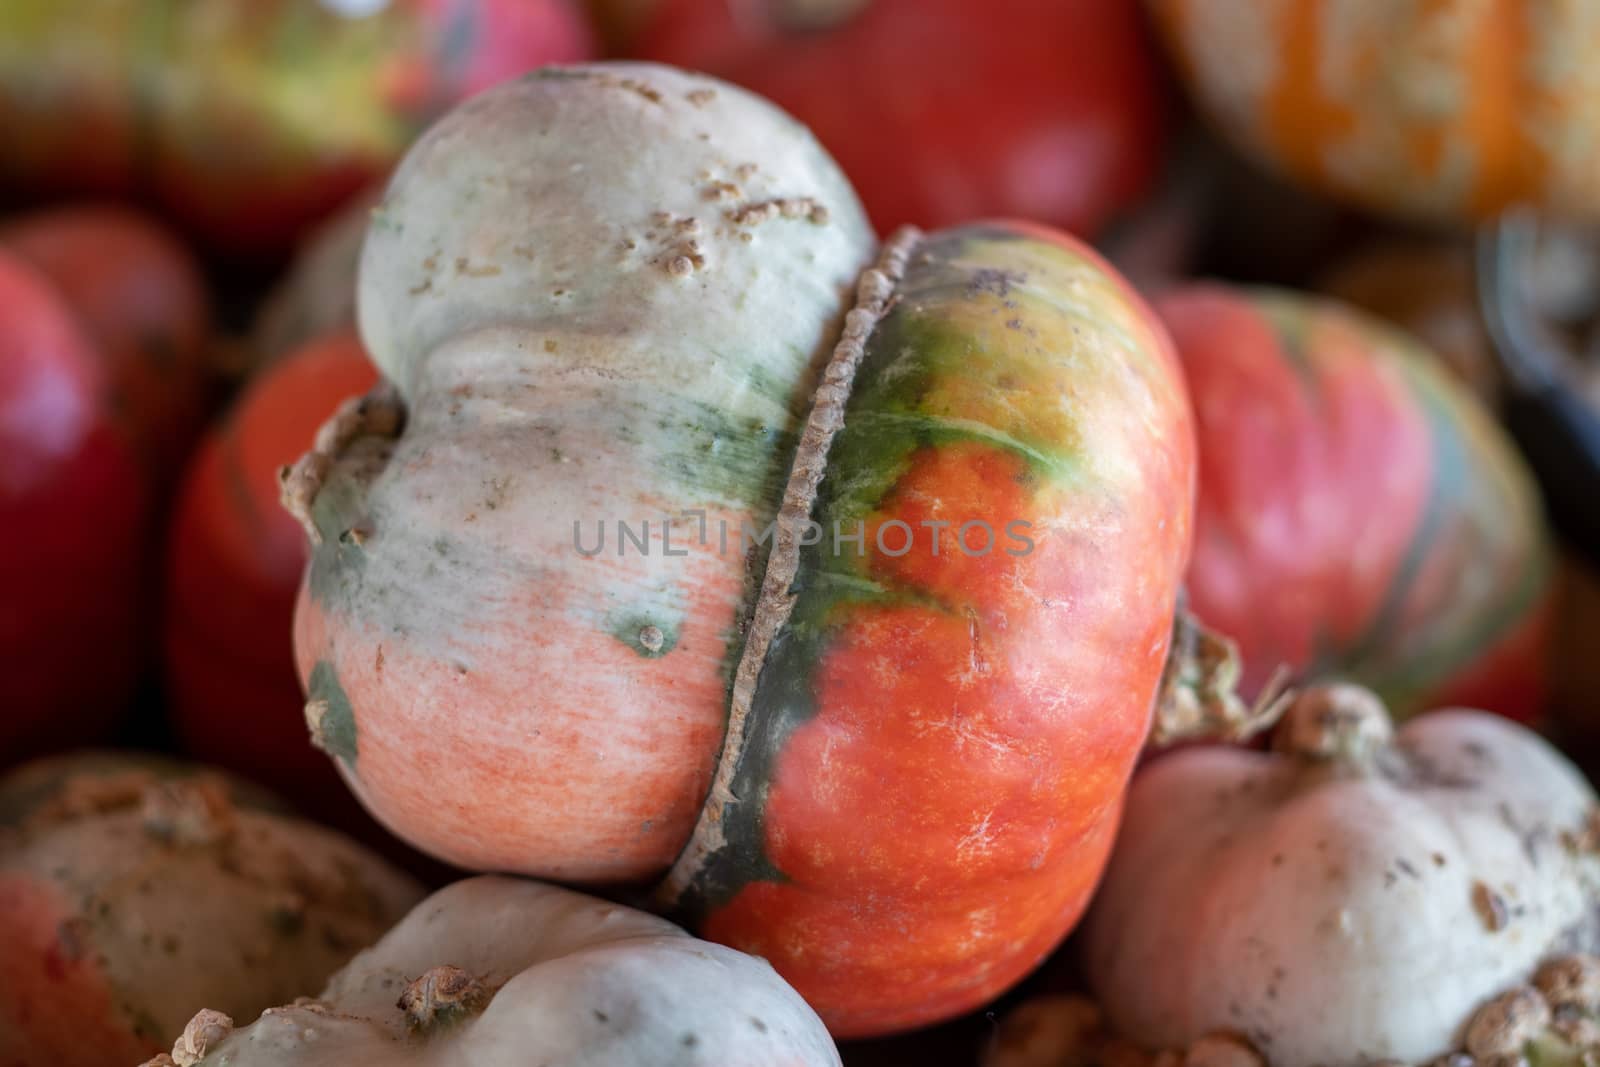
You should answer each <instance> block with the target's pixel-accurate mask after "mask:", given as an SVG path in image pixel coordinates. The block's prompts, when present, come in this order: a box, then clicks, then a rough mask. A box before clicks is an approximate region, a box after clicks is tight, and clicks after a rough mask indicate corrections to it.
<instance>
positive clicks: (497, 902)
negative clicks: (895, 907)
mask: <svg viewBox="0 0 1600 1067" xmlns="http://www.w3.org/2000/svg"><path fill="white" fill-rule="evenodd" d="M838 1063H839V1057H838V1053H837V1051H836V1050H835V1049H834V1046H833V1043H832V1041H831V1040H830V1039H829V1037H828V1034H827V1031H826V1030H825V1029H824V1028H823V1025H822V1022H821V1020H820V1019H818V1018H817V1016H816V1014H815V1013H814V1012H813V1011H812V1010H811V1009H810V1008H809V1007H807V1006H806V1004H805V1002H804V1001H803V1000H801V999H800V997H799V995H798V994H797V993H795V992H794V990H792V989H790V988H789V986H787V985H786V984H785V983H784V982H783V980H782V979H781V978H779V977H778V975H777V974H776V972H774V971H773V970H772V968H771V967H770V966H768V965H767V963H766V962H764V961H762V960H759V959H756V958H755V957H753V956H746V955H744V954H742V953H739V952H735V951H733V950H732V949H728V948H723V947H722V946H720V945H713V944H710V943H708V942H705V941H699V940H696V939H695V938H692V937H690V936H689V935H688V934H686V933H684V932H683V931H682V930H680V929H679V928H678V927H676V926H673V925H672V924H671V923H669V922H667V921H666V920H664V919H659V918H656V917H654V916H652V915H647V914H645V913H643V912H639V911H634V910H633V909H631V908H625V907H622V906H620V905H616V904H610V903H607V902H605V901H602V900H597V899H595V898H593V897H587V896H583V895H581V894H578V893H573V892H570V891H568V890H565V889H558V888H555V887H553V886H548V885H544V884H541V883H538V882H531V881H522V880H518V879H512V878H505V877H498V876H487V877H480V878H473V879H469V880H467V881H463V882H458V883H456V884H455V885H452V886H449V887H447V888H445V889H442V890H440V891H439V892H438V893H435V894H434V895H433V896H432V897H429V898H428V899H427V900H425V901H424V902H423V903H422V904H420V905H418V907H417V908H416V910H414V911H413V912H412V913H411V914H410V915H409V916H407V917H406V919H405V920H404V921H402V922H401V923H400V924H399V925H398V926H397V927H395V928H394V930H392V931H391V932H390V933H389V935H388V936H387V937H385V938H384V939H383V940H382V941H380V942H379V943H378V944H377V945H375V946H373V947H372V948H371V949H369V950H368V951H366V952H363V953H362V954H361V955H359V956H357V957H356V958H355V959H354V960H352V961H351V962H350V965H349V966H347V967H346V968H345V969H344V970H342V971H340V972H339V973H338V974H336V975H334V977H333V978H332V980H331V981H330V982H329V984H328V987H327V989H326V990H325V991H324V992H323V993H322V995H321V996H320V997H319V998H317V999H316V1000H304V999H302V1000H300V1001H297V1002H296V1003H294V1004H293V1005H290V1006H287V1007H282V1008H273V1009H271V1010H269V1011H267V1012H266V1013H264V1014H263V1015H262V1016H261V1018H260V1019H258V1020H257V1021H256V1022H255V1023H254V1024H253V1025H250V1026H246V1027H243V1028H242V1029H238V1030H235V1029H234V1028H233V1025H232V1020H230V1019H228V1018H226V1017H225V1016H223V1015H222V1014H220V1013H218V1012H214V1011H207V1012H202V1013H200V1014H199V1015H197V1016H196V1017H195V1018H194V1019H193V1020H192V1021H191V1023H190V1025H189V1027H188V1028H187V1029H186V1030H185V1032H184V1034H183V1036H182V1037H180V1038H179V1040H178V1042H177V1045H176V1047H175V1048H174V1049H173V1053H172V1055H171V1056H162V1057H158V1058H157V1059H156V1060H155V1061H152V1064H158V1065H170V1064H178V1065H180V1067H192V1065H194V1064H204V1065H205V1067H221V1065H224V1064H226V1065H227V1067H360V1065H362V1064H384V1065H386V1067H444V1065H447V1064H449V1065H455V1064H474V1065H483V1067H493V1065H495V1064H518V1065H521V1064H541V1065H548V1067H657V1065H665V1064H673V1065H678V1067H830V1065H832V1067H836V1065H837V1064H838Z"/></svg>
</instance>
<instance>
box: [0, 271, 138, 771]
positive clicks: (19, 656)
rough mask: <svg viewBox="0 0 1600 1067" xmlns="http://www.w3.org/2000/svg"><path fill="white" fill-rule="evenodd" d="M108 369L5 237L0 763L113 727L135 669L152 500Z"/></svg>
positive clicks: (0, 284) (1, 279) (0, 385)
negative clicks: (117, 411) (8, 249)
mask: <svg viewBox="0 0 1600 1067" xmlns="http://www.w3.org/2000/svg"><path fill="white" fill-rule="evenodd" d="M114 395H115V394H114V382H113V381H112V374H111V368H110V367H109V366H108V365H107V363H106V361H105V360H104V359H102V358H101V357H100V355H99V353H97V352H96V350H95V348H94V346H93V345H92V343H91V342H90V340H89V338H88V336H87V335H86V334H85V332H84V331H83V330H82V329H81V328H80V326H79V325H78V323H77V322H76V321H75V320H74V318H73V317H72V315H71V313H70V312H69V310H68V309H67V308H66V306H65V305H64V304H63V302H62V301H61V299H60V297H59V295H58V294H57V293H56V291H55V290H54V289H52V288H51V286H50V285H49V283H48V282H47V281H46V280H45V279H44V278H43V277H41V276H40V275H39V274H37V273H36V272H34V271H33V270H32V269H31V268H29V267H27V266H26V265H24V264H23V263H22V262H21V261H19V260H18V259H16V258H15V257H13V256H11V255H9V254H6V253H5V252H4V251H3V250H0V529H3V530H4V531H5V551H4V552H3V553H0V707H3V708H4V709H5V712H4V714H0V762H8V761H10V760H13V759H16V758H17V757H19V756H20V755H22V754H24V753H28V752H33V751H37V750H41V749H43V748H46V747H49V746H50V745H52V744H56V743H61V742H64V741H67V740H77V741H82V740H83V738H84V737H86V736H90V735H93V734H94V733H96V732H98V731H99V730H101V729H103V728H104V727H105V726H106V725H107V724H108V722H109V721H110V719H111V718H112V717H113V716H114V715H115V713H116V712H117V711H118V710H119V709H120V708H121V706H122V704H123V702H124V701H125V700H126V698H127V697H128V695H129V692H130V691H131V689H132V687H133V683H134V680H135V677H136V675H137V672H138V666H139V662H138V648H137V642H135V641H134V640H133V639H132V635H133V634H135V633H137V632H138V627H139V619H140V615H141V610H142V608H143V605H141V602H140V598H139V591H140V586H141V576H140V575H141V564H142V562H143V560H144V553H145V549H146V547H147V545H146V534H147V530H148V528H149V519H150V514H151V509H152V504H151V499H150V493H149V489H148V486H147V483H146V481H145V479H144V477H143V474H142V472H141V470H140V467H139V464H138V459H137V455H136V450H135V445H134V442H133V440H131V439H130V436H129V435H128V434H127V433H126V432H125V431H124V429H123V427H122V426H120V425H119V424H117V423H116V422H115V421H114V420H113V414H112V413H113V410H114V407H113V403H114Z"/></svg>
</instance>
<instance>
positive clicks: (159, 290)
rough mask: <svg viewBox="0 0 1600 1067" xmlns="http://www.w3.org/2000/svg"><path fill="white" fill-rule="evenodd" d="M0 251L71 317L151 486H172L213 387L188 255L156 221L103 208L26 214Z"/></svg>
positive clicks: (199, 287)
mask: <svg viewBox="0 0 1600 1067" xmlns="http://www.w3.org/2000/svg"><path fill="white" fill-rule="evenodd" d="M0 246H4V247H6V248H8V249H10V251H11V252H12V253H14V254H15V255H17V256H19V257H20V258H22V259H24V260H27V261H28V262H29V263H30V264H32V265H33V266H34V267H35V268H36V269H37V270H38V271H39V272H40V273H41V274H43V275H44V276H45V277H47V278H48V279H49V280H50V281H51V283H53V284H54V285H55V287H56V289H57V290H58V291H59V292H60V294H61V297H62V299H63V300H65V301H66V304H67V306H68V307H69V308H70V309H71V310H72V312H73V313H74V314H75V315H76V316H77V317H78V321H79V323H80V325H81V326H82V327H83V329H84V332H85V333H86V334H87V336H88V338H89V340H90V341H91V342H92V343H93V344H94V347H95V350H96V351H97V352H98V354H99V356H100V358H101V359H103V360H104V361H105V363H106V371H107V374H108V376H109V378H110V380H111V381H112V383H113V384H114V387H115V389H116V394H117V399H116V408H117V413H118V417H119V418H120V419H121V420H122V421H123V422H124V424H125V425H126V426H127V427H128V428H129V429H131V430H132V431H133V432H134V433H135V434H137V436H138V439H139V443H140V449H141V452H142V459H143V460H144V462H145V464H146V467H147V469H148V470H149V473H150V475H151V478H152V480H154V481H155V482H157V483H158V484H160V485H163V486H165V485H169V484H171V483H172V482H173V481H175V480H176V476H177V473H178V471H179V470H181V469H182V463H183V460H184V458H185V456H186V455H187V453H188V451H189V449H190V448H191V447H192V446H193V445H194V442H195V440H196V439H197V438H198V437H199V435H200V432H201V430H202V428H203V427H204V425H205V420H206V416H207V415H208V413H209V407H210V402H211V400H212V397H213V394H214V392H215V390H216V385H217V381H216V377H217V376H216V374H215V373H214V367H213V365H212V363H211V351H210V348H209V344H210V340H211V338H210V310H209V307H208V304H207V298H206V291H205V283H204V282H203V281H202V280H201V277H200V268H199V266H198V264H196V263H195V261H194V258H193V256H192V255H190V253H189V251H188V250H187V249H186V248H184V247H183V245H181V244H179V243H178V241H177V240H176V239H175V238H174V237H173V236H172V235H171V234H169V233H167V232H166V231H165V230H164V229H162V228H161V227H160V226H158V225H157V224H156V223H155V222H153V221H151V220H149V219H147V218H145V217H144V216H142V215H139V214H137V213H135V212H133V211H130V210H127V209H125V208H119V207H114V206H110V205H83V206H76V207H64V208H57V209H53V210H49V211H39V212H35V213H34V214H31V215H26V216H23V217H21V218H19V219H17V220H15V221H13V222H10V223H8V224H7V225H5V226H4V227H3V228H0Z"/></svg>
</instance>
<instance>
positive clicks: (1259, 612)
mask: <svg viewBox="0 0 1600 1067" xmlns="http://www.w3.org/2000/svg"><path fill="white" fill-rule="evenodd" d="M1157 310H1158V311H1159V312H1160V314H1161V316H1162V318H1163V319H1164V320H1165V321H1166V323H1167V326H1168V328H1169V329H1170V330H1171V331H1172V334H1173V337H1174V339H1175V340H1176V341H1177V344H1178V351H1179V353H1180V355H1181V357H1182V360H1183V364H1184V371H1185V374H1186V375H1187V377H1188V381H1189V389H1190V392H1191V394H1192V395H1193V398H1194V405H1195V413H1196V417H1197V419H1198V424H1199V433H1200V500H1199V511H1198V517H1197V520H1196V534H1195V551H1194V559H1193V562H1192V563H1191V565H1190V568H1189V574H1188V582H1187V586H1188V591H1189V595H1190V605H1191V607H1192V608H1193V610H1194V612H1195V613H1196V614H1197V615H1198V616H1199V617H1200V618H1201V619H1202V620H1203V621H1204V622H1206V623H1207V624H1208V625H1210V626H1212V627H1214V628H1216V629H1218V630H1221V631H1222V632H1224V633H1227V634H1229V635H1231V636H1232V637H1234V638H1235V639H1237V640H1238V642H1239V645H1240V649H1241V652H1242V654H1243V658H1244V662H1245V664H1246V674H1245V681H1246V685H1245V689H1246V691H1247V692H1249V691H1252V690H1258V689H1259V688H1260V686H1261V685H1262V684H1263V683H1264V682H1265V681H1266V680H1267V678H1268V676H1269V675H1270V674H1271V673H1272V672H1273V671H1274V670H1275V669H1276V668H1277V667H1278V666H1280V665H1284V666H1287V667H1288V668H1290V669H1291V670H1292V671H1294V672H1295V673H1297V674H1302V675H1313V676H1321V675H1332V676H1337V677H1345V678H1350V679H1353V680H1356V681H1359V682H1361V683H1363V684H1365V685H1368V686H1370V687H1372V688H1374V689H1376V690H1378V691H1379V692H1380V693H1382V694H1383V695H1384V697H1385V699H1386V700H1387V701H1388V702H1389V704H1390V706H1391V707H1392V708H1393V709H1394V710H1395V712H1396V713H1397V714H1400V715H1406V714H1410V713H1412V712H1414V711H1416V710H1419V709H1420V708H1421V707H1423V706H1438V705H1441V704H1457V703H1459V704H1465V705H1470V706H1475V707H1484V708H1489V709H1491V710H1494V711H1498V712H1501V713H1503V714H1506V715H1510V716H1513V717H1516V718H1523V719H1526V718H1530V717H1532V716H1533V715H1534V714H1535V713H1536V712H1537V711H1538V710H1539V708H1540V706H1541V703H1542V699H1543V694H1544V676H1545V662H1544V659H1545V652H1546V647H1547V630H1548V627H1547V625H1546V622H1547V616H1548V607H1549V592H1550V588H1551V580H1550V579H1551V561H1550V558H1549V545H1548V541H1547V535H1546V532H1545V527H1544V521H1543V517H1542V511H1541V506H1540V502H1539V496H1538V493H1537V490H1536V489H1535V487H1534V485H1533V483H1532V480H1531V478H1530V475H1529V473H1528V471H1527V470H1526V468H1525V467H1524V466H1523V464H1522V462H1521V460H1520V459H1519V458H1518V456H1517V454H1516V452H1515V450H1514V449H1513V447H1512V445H1511V443H1510V441H1509V440H1508V439H1507V438H1506V437H1505V435H1504V434H1503V433H1502V432H1501V431H1500V429H1499V428H1498V426H1496V424H1495V423H1494V421H1493V419H1492V418H1491V417H1490V415H1489V414H1488V413H1487V412H1486V411H1485V410H1483V409H1482V408H1481V407H1480V406H1479V404H1478V402H1477V401H1476V399H1475V398H1474V397H1473V396H1472V395H1471V394H1470V393H1469V392H1468V391H1467V390H1466V389H1465V388H1464V387H1463V386H1462V385H1460V384H1459V383H1458V382H1457V381H1456V380H1455V379H1454V378H1453V377H1451V376H1449V375H1448V374H1447V373H1446V372H1444V371H1443V370H1442V369H1441V368H1440V367H1439V366H1438V365H1437V361H1436V360H1435V359H1434V358H1433V357H1431V356H1430V355H1429V354H1428V353H1427V352H1426V351H1425V350H1423V349H1422V348H1421V347H1420V346H1419V345H1418V344H1417V343H1416V342H1414V341H1412V340H1411V339H1410V338H1409V337H1408V336H1407V335H1405V334H1402V333H1400V332H1398V331H1396V330H1394V329H1392V328H1390V327H1387V326H1385V325H1383V324H1380V323H1379V322H1377V321H1376V320H1374V319H1370V318H1367V317H1366V316H1365V315H1362V314H1361V313H1358V312H1356V311H1353V310H1350V309H1347V308H1345V307H1343V306H1342V305H1340V304H1338V303H1336V302H1333V301H1330V300H1326V299H1319V298H1313V297H1309V296H1299V295H1295V294H1289V293H1275V292H1267V291H1250V290H1234V289H1228V288H1225V287H1222V286H1215V285H1197V286H1192V287H1189V288H1186V289H1179V290H1175V291H1173V292H1171V293H1169V294H1167V295H1166V296H1164V297H1163V298H1162V299H1161V300H1160V301H1158V304H1157Z"/></svg>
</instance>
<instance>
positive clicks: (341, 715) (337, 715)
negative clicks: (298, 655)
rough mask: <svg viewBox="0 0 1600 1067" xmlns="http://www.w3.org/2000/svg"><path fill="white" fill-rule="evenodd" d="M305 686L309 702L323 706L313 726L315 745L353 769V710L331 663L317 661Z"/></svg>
mask: <svg viewBox="0 0 1600 1067" xmlns="http://www.w3.org/2000/svg"><path fill="white" fill-rule="evenodd" d="M306 689H307V693H308V696H309V699H310V700H311V702H312V703H314V704H320V705H321V706H322V715H321V718H320V719H319V720H318V721H317V723H316V725H315V726H314V731H315V735H316V737H315V740H316V743H317V747H318V748H320V749H322V750H323V751H324V752H326V753H328V754H329V755H331V756H337V757H338V758H339V759H340V760H342V761H343V762H344V764H345V766H347V767H350V768H354V767H355V765H356V755H357V744H356V715H355V710H354V709H353V708H351V707H350V698H349V697H348V696H346V695H345V691H344V686H342V685H340V684H339V676H338V674H337V673H335V671H334V669H333V664H331V663H329V662H328V661H327V660H320V661H319V662H318V663H317V665H316V666H315V667H313V668H312V669H311V679H310V681H309V682H308V683H307V685H306Z"/></svg>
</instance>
